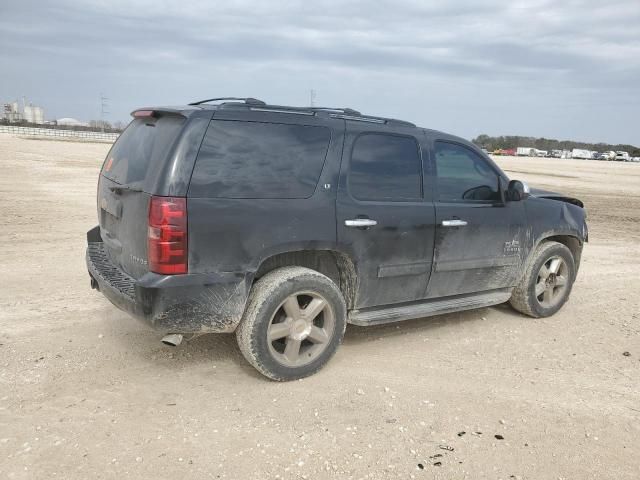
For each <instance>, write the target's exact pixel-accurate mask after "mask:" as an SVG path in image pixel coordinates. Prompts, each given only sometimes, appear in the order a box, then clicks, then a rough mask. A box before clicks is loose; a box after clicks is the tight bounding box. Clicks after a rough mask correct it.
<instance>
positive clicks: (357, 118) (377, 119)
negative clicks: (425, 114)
mask: <svg viewBox="0 0 640 480" xmlns="http://www.w3.org/2000/svg"><path fill="white" fill-rule="evenodd" d="M329 115H330V116H331V117H333V118H341V119H343V120H354V121H356V122H369V123H382V124H386V125H399V126H405V127H415V126H416V125H415V123H411V122H407V121H405V120H396V119H395V118H386V117H374V116H372V115H361V114H357V115H353V114H342V113H330V114H329Z"/></svg>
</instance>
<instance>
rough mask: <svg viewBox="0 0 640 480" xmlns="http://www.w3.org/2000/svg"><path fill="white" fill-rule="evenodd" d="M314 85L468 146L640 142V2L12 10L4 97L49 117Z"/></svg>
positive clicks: (30, 6)
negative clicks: (499, 138)
mask: <svg viewBox="0 0 640 480" xmlns="http://www.w3.org/2000/svg"><path fill="white" fill-rule="evenodd" d="M133 4H135V5H133ZM310 89H314V90H315V92H316V104H318V105H323V106H348V107H352V108H355V109H357V110H360V111H362V112H365V113H371V114H378V115H385V116H393V117H399V118H402V119H406V120H411V121H414V122H416V123H418V124H419V125H421V126H425V127H429V128H435V129H440V130H445V131H448V132H450V133H454V134H457V135H461V136H463V137H466V138H471V137H474V136H476V135H478V134H480V133H487V134H490V135H501V134H504V135H509V134H512V135H532V136H545V137H549V138H560V139H573V140H581V141H592V142H597V141H605V142H612V143H617V142H620V143H632V144H636V145H640V1H639V0H609V1H607V2H605V1H576V0H563V1H557V0H552V1H546V0H540V1H538V0H525V1H518V0H515V1H486V2H476V1H472V0H457V1H451V2H436V1H432V2H430V1H400V0H382V1H364V0H362V1H360V0H354V1H350V0H340V1H338V0H336V1H316V2H313V1H283V2H275V1H272V2H267V1H258V0H255V1H250V0H242V1H221V2H215V1H209V0H203V1H176V0H171V1H163V0H149V1H146V0H144V1H137V2H133V1H131V2H130V1H120V0H103V1H95V2H89V1H79V0H78V1H71V0H56V1H54V2H48V1H32V0H20V1H18V0H15V1H2V2H0V101H8V100H12V99H15V98H18V97H22V96H23V95H24V96H27V98H28V99H29V100H31V101H33V102H34V103H35V104H38V105H42V106H44V107H45V115H46V117H47V118H60V117H67V116H70V117H75V118H78V119H81V120H85V121H86V120H89V119H93V118H99V112H100V106H99V96H100V93H101V92H102V93H104V95H106V96H107V97H109V99H110V112H111V113H110V114H109V115H108V116H107V119H109V120H111V121H116V120H127V119H128V113H129V112H130V111H131V110H132V109H134V108H135V107H138V106H145V105H158V104H161V105H166V104H182V103H187V102H189V101H193V100H198V99H202V98H209V97H215V96H254V97H257V98H260V99H263V100H265V101H267V102H271V103H279V104H291V105H308V104H309V91H310Z"/></svg>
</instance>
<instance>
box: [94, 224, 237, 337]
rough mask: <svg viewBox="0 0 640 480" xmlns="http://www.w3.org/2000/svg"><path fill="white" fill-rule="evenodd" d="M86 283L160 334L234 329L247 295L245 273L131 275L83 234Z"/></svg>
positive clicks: (98, 240)
mask: <svg viewBox="0 0 640 480" xmlns="http://www.w3.org/2000/svg"><path fill="white" fill-rule="evenodd" d="M87 238H88V242H87V253H86V261H87V269H88V271H89V276H90V277H91V287H92V288H95V289H96V290H99V291H100V292H101V293H102V294H103V295H104V296H105V297H106V298H107V299H108V300H109V301H110V302H111V303H113V304H114V305H115V306H116V307H118V308H119V309H121V310H123V311H125V312H127V313H129V314H130V315H132V316H133V317H135V318H137V319H139V320H142V321H144V322H145V323H147V324H148V325H150V326H151V327H153V328H154V329H155V330H158V331H159V332H162V333H221V332H233V331H234V330H235V329H236V327H237V326H238V324H239V323H240V320H241V319H242V314H243V312H244V306H245V302H246V300H247V295H248V286H247V279H246V277H245V276H242V275H236V274H233V273H230V274H214V275H199V274H195V275H189V274H187V275H158V274H155V273H151V272H150V273H147V274H145V275H144V276H143V277H141V278H140V279H137V280H136V279H134V278H132V277H130V276H129V275H127V274H126V273H125V272H124V271H123V270H122V269H120V268H119V267H118V266H117V265H114V263H113V262H112V261H111V260H110V259H109V256H108V254H107V251H106V247H105V245H104V243H103V242H102V241H101V240H100V239H99V235H98V236H96V235H95V232H94V231H93V230H92V231H90V232H88V234H87Z"/></svg>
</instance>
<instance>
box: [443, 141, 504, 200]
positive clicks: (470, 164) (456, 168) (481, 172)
mask: <svg viewBox="0 0 640 480" xmlns="http://www.w3.org/2000/svg"><path fill="white" fill-rule="evenodd" d="M435 151H436V170H437V178H438V200H439V201H441V202H475V201H496V200H499V199H500V194H499V192H498V174H497V173H496V172H495V171H494V170H493V169H492V168H491V167H490V166H489V164H488V163H487V162H486V161H485V159H484V158H482V157H481V156H480V155H478V154H477V153H475V152H474V151H473V150H470V149H468V148H466V147H463V146H461V145H456V144H453V143H447V142H436V143H435Z"/></svg>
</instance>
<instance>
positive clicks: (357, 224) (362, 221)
mask: <svg viewBox="0 0 640 480" xmlns="http://www.w3.org/2000/svg"><path fill="white" fill-rule="evenodd" d="M344 224H345V226H347V227H354V228H363V227H375V226H376V225H377V224H378V222H376V221H375V220H371V219H370V218H353V219H351V220H345V221H344Z"/></svg>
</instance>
